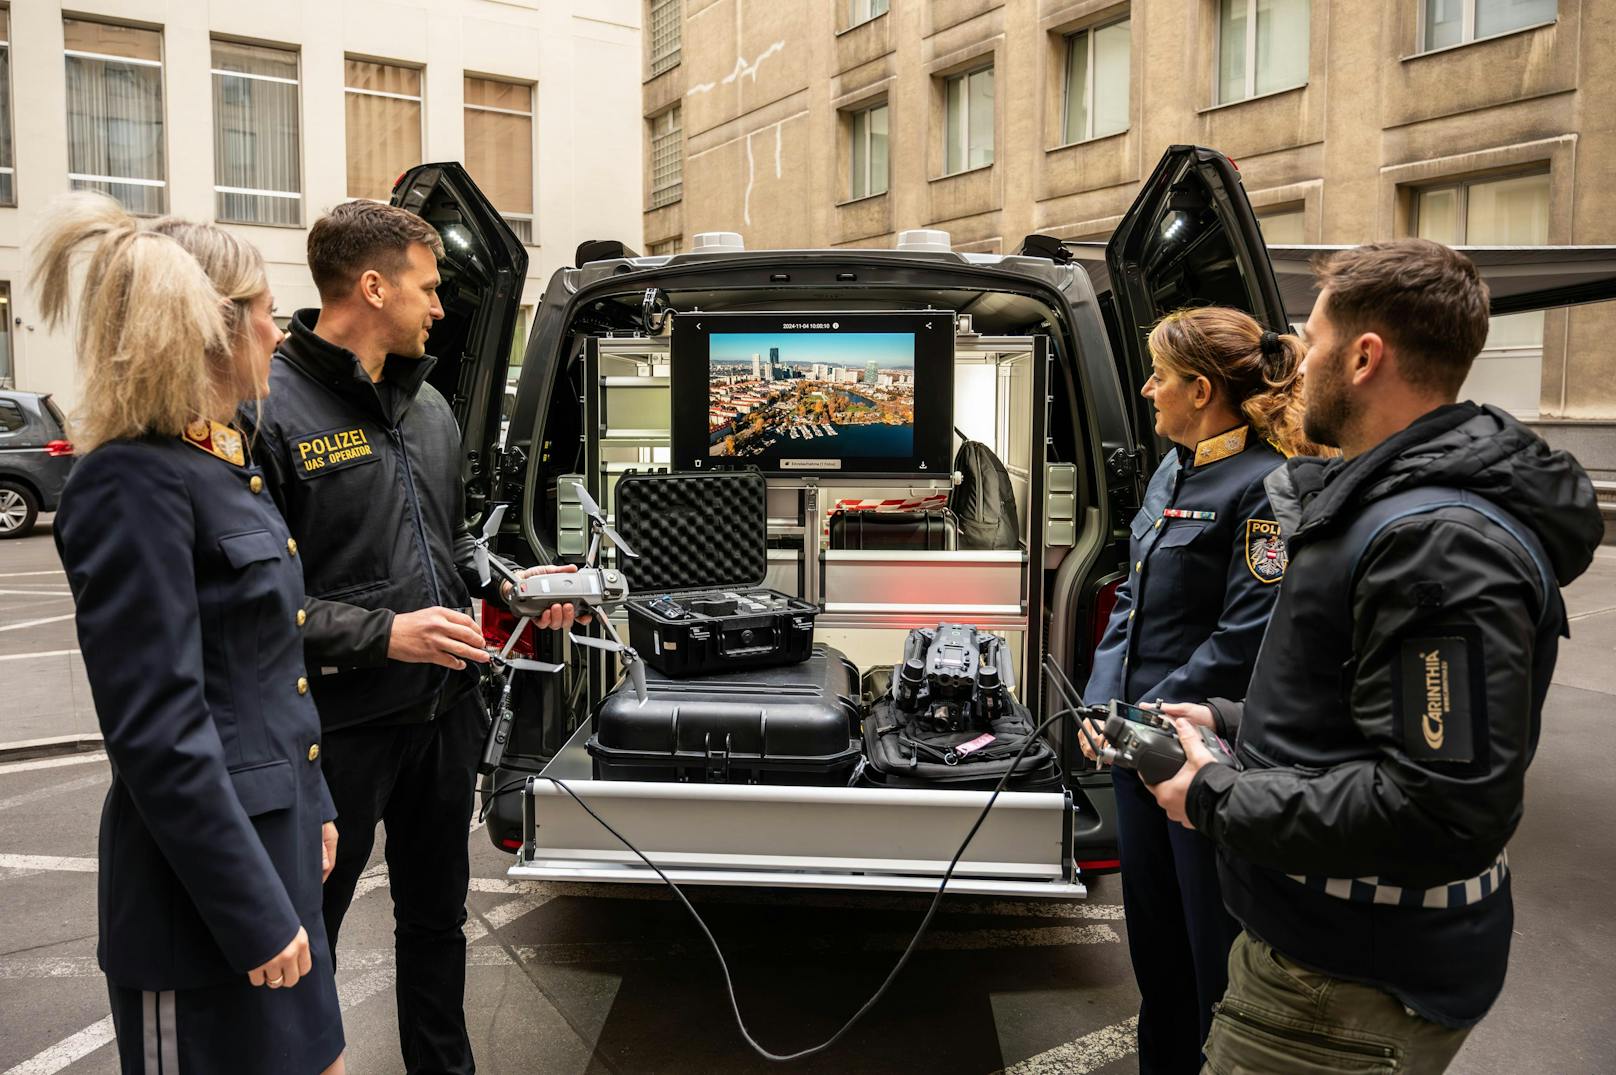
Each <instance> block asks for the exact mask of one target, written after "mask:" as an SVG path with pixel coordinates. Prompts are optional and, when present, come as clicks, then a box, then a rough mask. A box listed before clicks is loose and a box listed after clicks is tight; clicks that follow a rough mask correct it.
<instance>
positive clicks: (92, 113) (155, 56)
mask: <svg viewBox="0 0 1616 1075" xmlns="http://www.w3.org/2000/svg"><path fill="white" fill-rule="evenodd" d="M62 36H63V39H64V41H65V43H66V46H67V178H68V182H69V183H70V184H71V185H72V187H73V189H74V190H97V191H100V192H101V193H103V194H108V195H111V196H112V197H114V198H116V199H118V201H120V202H122V203H123V205H124V206H125V207H126V208H127V209H128V210H129V211H130V212H132V213H145V214H148V215H155V214H157V213H161V212H162V211H163V210H164V209H165V208H166V207H167V205H168V184H167V182H166V179H167V173H166V171H165V169H164V167H163V164H164V161H163V35H162V34H160V33H158V32H157V31H156V30H137V29H135V28H133V27H130V26H114V25H112V24H110V23H101V22H86V21H83V20H81V19H65V20H63V23H62ZM8 160H9V147H8Z"/></svg>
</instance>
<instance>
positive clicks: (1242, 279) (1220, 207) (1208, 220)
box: [1105, 146, 1289, 445]
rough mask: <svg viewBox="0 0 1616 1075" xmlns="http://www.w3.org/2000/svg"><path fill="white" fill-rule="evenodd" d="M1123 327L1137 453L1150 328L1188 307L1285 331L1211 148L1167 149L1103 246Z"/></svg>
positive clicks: (1259, 244) (1237, 189)
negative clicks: (1213, 309)
mask: <svg viewBox="0 0 1616 1075" xmlns="http://www.w3.org/2000/svg"><path fill="white" fill-rule="evenodd" d="M1105 260H1106V268H1107V270H1108V271H1109V274H1110V280H1111V292H1112V296H1113V301H1114V303H1115V309H1116V313H1117V317H1118V322H1119V325H1120V332H1119V335H1120V336H1121V339H1120V340H1119V341H1116V342H1117V343H1119V344H1120V345H1121V348H1122V351H1123V353H1122V354H1121V355H1119V356H1118V358H1119V361H1121V362H1122V363H1123V365H1124V367H1125V368H1124V370H1123V384H1124V385H1125V386H1127V387H1128V388H1129V389H1130V390H1131V392H1132V395H1133V403H1134V414H1135V416H1136V421H1137V423H1138V428H1139V430H1140V434H1141V435H1140V437H1139V439H1140V441H1141V444H1142V445H1144V444H1146V443H1148V442H1149V440H1150V438H1149V437H1148V435H1147V431H1148V430H1150V429H1151V428H1153V426H1154V419H1153V417H1152V415H1151V406H1150V401H1149V400H1146V399H1144V398H1142V397H1140V396H1139V390H1140V389H1141V388H1143V387H1144V383H1145V380H1146V378H1148V377H1149V376H1150V353H1149V350H1148V348H1147V347H1146V346H1145V341H1146V339H1147V338H1148V337H1149V335H1150V329H1151V326H1153V325H1154V324H1155V323H1156V322H1157V321H1159V320H1160V319H1161V318H1162V317H1163V316H1164V315H1166V314H1169V313H1172V312H1173V311H1174V310H1179V309H1182V308H1184V307H1186V306H1233V307H1236V308H1238V309H1241V310H1245V311H1246V312H1247V313H1249V314H1251V315H1252V316H1253V317H1255V318H1256V319H1257V320H1258V321H1260V322H1262V324H1264V325H1265V326H1267V327H1268V328H1271V329H1273V330H1274V331H1275V332H1285V331H1289V326H1288V324H1287V322H1286V318H1285V306H1284V303H1282V302H1281V301H1280V294H1279V285H1278V283H1277V281H1276V280H1275V277H1274V270H1273V266H1272V265H1270V264H1269V261H1268V253H1267V248H1266V247H1265V246H1264V244H1263V238H1262V232H1261V230H1260V229H1259V228H1258V226H1257V216H1256V214H1255V213H1254V212H1252V209H1251V202H1250V201H1248V200H1247V199H1246V192H1245V188H1244V187H1242V186H1241V183H1240V173H1239V171H1238V170H1237V169H1236V168H1235V166H1234V163H1233V162H1232V161H1230V160H1229V158H1228V157H1225V156H1224V155H1223V154H1221V153H1218V152H1217V151H1215V150H1211V149H1204V148H1202V147H1200V146H1171V147H1169V148H1168V150H1167V152H1166V153H1165V154H1163V156H1162V159H1161V161H1160V163H1158V164H1157V165H1156V170H1155V171H1154V172H1152V173H1151V176H1150V178H1149V179H1147V180H1146V181H1145V184H1144V186H1143V187H1142V188H1140V191H1139V196H1138V197H1137V198H1135V199H1134V203H1133V205H1132V207H1131V208H1129V210H1128V212H1127V215H1125V216H1124V217H1123V218H1122V223H1121V224H1119V225H1118V226H1117V230H1116V232H1115V233H1113V234H1112V236H1111V241H1110V242H1109V243H1107V244H1106V248H1105Z"/></svg>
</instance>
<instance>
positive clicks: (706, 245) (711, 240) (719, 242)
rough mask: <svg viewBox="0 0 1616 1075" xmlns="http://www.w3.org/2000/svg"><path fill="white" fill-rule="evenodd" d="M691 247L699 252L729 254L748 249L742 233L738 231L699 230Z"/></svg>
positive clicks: (695, 251)
mask: <svg viewBox="0 0 1616 1075" xmlns="http://www.w3.org/2000/svg"><path fill="white" fill-rule="evenodd" d="M690 249H691V251H692V252H694V253H697V254H729V253H734V252H736V251H738V250H745V249H746V242H745V240H743V239H742V238H741V233H740V232H736V231H702V232H697V233H696V236H695V238H693V239H692V240H691V246H690Z"/></svg>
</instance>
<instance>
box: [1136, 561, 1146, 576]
mask: <svg viewBox="0 0 1616 1075" xmlns="http://www.w3.org/2000/svg"><path fill="white" fill-rule="evenodd" d="M1144 569H1145V562H1144V561H1143V560H1135V561H1134V562H1133V570H1134V573H1135V574H1138V573H1139V572H1141V571H1143V570H1144Z"/></svg>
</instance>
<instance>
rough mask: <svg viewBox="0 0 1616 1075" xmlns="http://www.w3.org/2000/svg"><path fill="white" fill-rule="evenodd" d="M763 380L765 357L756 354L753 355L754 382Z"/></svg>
mask: <svg viewBox="0 0 1616 1075" xmlns="http://www.w3.org/2000/svg"><path fill="white" fill-rule="evenodd" d="M762 379H763V356H762V355H760V354H756V353H754V354H753V355H752V380H754V381H761V380H762Z"/></svg>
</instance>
